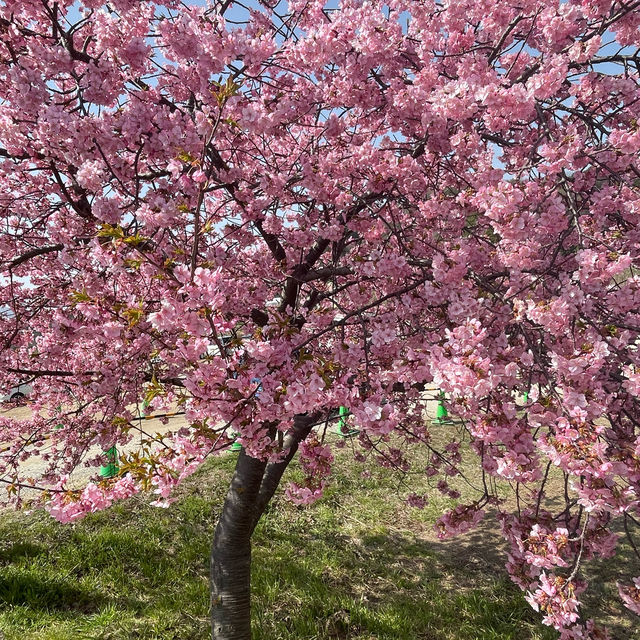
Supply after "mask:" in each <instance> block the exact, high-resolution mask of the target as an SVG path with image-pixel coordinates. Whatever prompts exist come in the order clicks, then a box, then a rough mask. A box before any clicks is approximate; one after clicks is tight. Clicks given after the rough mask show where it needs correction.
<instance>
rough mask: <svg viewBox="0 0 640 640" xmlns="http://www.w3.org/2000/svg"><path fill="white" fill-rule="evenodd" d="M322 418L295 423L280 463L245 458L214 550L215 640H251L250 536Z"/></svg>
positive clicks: (238, 465) (241, 459) (242, 455)
mask: <svg viewBox="0 0 640 640" xmlns="http://www.w3.org/2000/svg"><path fill="white" fill-rule="evenodd" d="M317 417H318V416H317V414H316V415H313V416H297V417H296V420H295V422H294V427H293V429H292V430H291V432H290V433H289V434H287V437H286V438H285V440H284V448H285V449H286V450H287V454H286V457H285V458H284V460H282V461H281V462H278V463H271V464H266V462H263V461H260V460H256V459H255V458H250V457H249V456H248V455H246V454H245V452H244V449H243V450H242V451H241V452H240V455H239V457H238V462H237V463H236V468H235V471H234V474H233V478H232V480H231V486H230V487H229V491H228V492H227V496H226V498H225V501H224V506H223V508H222V514H221V515H220V519H219V520H218V524H217V526H216V531H215V534H214V537H213V544H212V547H211V637H212V638H213V640H251V535H252V533H253V530H254V529H255V527H256V524H257V523H258V521H259V520H260V516H261V515H262V514H263V513H264V511H265V509H266V507H267V505H268V504H269V501H270V500H271V498H272V497H273V494H274V493H275V491H276V489H277V488H278V485H279V484H280V480H281V478H282V475H283V473H284V471H285V469H286V468H287V466H288V465H289V462H291V460H292V459H293V457H294V455H295V453H296V451H297V450H298V445H299V444H300V442H301V441H302V440H304V438H306V437H307V435H308V434H309V432H310V431H311V429H312V427H313V423H314V422H315V421H316V419H317Z"/></svg>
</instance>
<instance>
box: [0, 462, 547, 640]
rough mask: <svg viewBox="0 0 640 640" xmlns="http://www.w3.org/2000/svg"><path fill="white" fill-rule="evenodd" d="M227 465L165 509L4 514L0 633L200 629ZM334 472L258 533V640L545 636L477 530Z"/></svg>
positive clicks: (204, 630)
mask: <svg viewBox="0 0 640 640" xmlns="http://www.w3.org/2000/svg"><path fill="white" fill-rule="evenodd" d="M341 456H344V457H345V458H347V455H346V452H344V453H342V454H341ZM233 462H234V458H233V457H231V456H229V457H227V458H225V459H222V460H217V461H212V462H210V463H208V464H207V465H205V466H204V467H203V468H202V469H201V470H200V471H199V472H198V473H197V474H195V475H194V477H193V478H192V479H191V480H190V481H189V482H188V483H187V484H186V485H185V486H184V488H183V489H182V490H181V493H180V497H179V500H177V501H176V502H175V503H174V504H173V505H171V507H169V508H168V509H166V510H165V509H157V508H154V507H150V506H148V505H147V504H146V500H148V498H145V497H142V498H140V497H138V498H134V499H131V500H129V501H127V502H126V503H121V504H118V505H116V506H115V507H114V508H112V509H110V510H108V511H106V512H103V513H99V514H93V515H90V516H88V517H87V518H86V519H84V520H83V521H81V522H78V523H75V524H73V525H59V524H57V523H55V522H54V521H53V520H52V519H51V518H50V517H48V516H47V515H46V514H43V513H35V514H32V515H25V514H13V513H7V512H5V513H4V514H3V522H2V524H0V631H1V632H2V633H3V634H4V637H5V638H6V639H7V640H32V639H33V640H36V639H37V640H76V639H77V640H80V639H82V640H84V639H104V640H115V639H140V640H141V639H145V640H151V639H158V640H172V639H176V640H177V639H180V640H189V639H194V640H195V639H206V638H208V637H209V628H208V583H207V579H208V554H209V545H210V538H211V535H212V532H213V527H214V522H215V517H216V514H217V513H218V512H219V510H220V507H221V498H222V496H223V495H224V491H225V489H226V484H227V482H228V479H229V476H230V473H231V470H232V465H233ZM341 468H342V471H340V469H341ZM337 469H338V471H339V473H338V475H337V476H336V478H335V481H334V483H333V485H332V488H331V489H330V490H329V491H328V492H327V495H326V497H325V498H323V500H321V501H320V502H318V503H317V504H316V505H314V506H313V507H307V508H299V507H295V506H293V505H292V504H290V503H288V502H286V501H284V500H283V499H276V501H275V502H274V504H273V505H272V506H271V507H270V508H269V511H268V512H267V514H266V515H265V517H264V518H263V520H262V522H261V524H260V525H259V527H258V529H257V530H256V535H255V543H254V556H253V557H254V573H253V588H254V599H253V605H254V606H253V617H254V635H255V639H256V640H337V639H347V638H348V639H352V640H498V639H500V640H507V639H513V640H546V639H551V638H555V637H556V634H555V633H554V632H552V631H551V630H549V629H548V628H546V627H543V626H542V625H541V624H540V622H539V618H538V617H537V615H536V614H535V613H534V612H533V611H532V610H531V609H530V607H529V606H528V605H527V604H526V602H525V601H524V598H523V596H522V594H521V592H520V591H519V590H518V589H517V588H516V587H514V586H513V585H512V584H511V583H510V581H509V580H508V578H507V577H506V575H505V573H504V570H503V569H502V566H503V564H504V558H503V557H501V556H500V554H499V553H498V552H497V551H496V546H495V544H494V542H493V541H494V540H497V539H496V538H492V537H491V534H490V533H482V532H481V533H480V534H476V535H477V536H479V537H477V538H474V537H473V536H471V537H467V538H466V539H465V542H464V543H463V544H458V543H456V542H455V541H454V542H452V543H448V544H444V543H441V542H438V541H437V540H434V539H433V536H432V534H431V526H432V524H433V521H434V519H435V517H436V514H437V513H438V511H439V509H440V508H441V507H442V506H443V505H442V504H441V503H440V502H441V501H440V502H439V501H438V500H436V501H435V502H434V504H433V505H431V506H429V507H428V508H427V509H425V510H424V511H407V510H406V509H405V508H404V507H403V505H402V502H401V500H400V498H399V496H398V495H397V491H396V485H397V479H396V478H395V477H394V476H393V474H391V473H388V472H386V471H384V470H379V471H377V472H375V474H374V477H373V478H371V479H367V480H365V479H362V478H361V476H360V472H361V470H362V467H361V466H360V465H355V464H354V463H353V462H351V463H350V464H349V465H340V466H338V467H337ZM344 469H348V471H344ZM294 473H295V472H294ZM474 540H475V542H474ZM0 637H2V634H0Z"/></svg>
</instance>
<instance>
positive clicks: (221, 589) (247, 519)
mask: <svg viewBox="0 0 640 640" xmlns="http://www.w3.org/2000/svg"><path fill="white" fill-rule="evenodd" d="M265 467H266V462H265V461H260V460H256V459H255V458H250V457H249V456H247V455H246V454H245V452H244V450H242V451H241V452H240V455H239V457H238V462H237V464H236V469H235V472H234V474H233V478H232V480H231V486H230V487H229V491H228V492H227V497H226V499H225V502H224V507H223V509H222V514H221V515H220V519H219V520H218V524H217V526H216V532H215V535H214V538H213V545H212V547H211V637H212V639H213V640H251V533H252V531H253V525H254V515H253V514H254V505H255V499H256V496H257V494H258V491H259V489H260V483H261V482H262V477H263V474H264V470H265Z"/></svg>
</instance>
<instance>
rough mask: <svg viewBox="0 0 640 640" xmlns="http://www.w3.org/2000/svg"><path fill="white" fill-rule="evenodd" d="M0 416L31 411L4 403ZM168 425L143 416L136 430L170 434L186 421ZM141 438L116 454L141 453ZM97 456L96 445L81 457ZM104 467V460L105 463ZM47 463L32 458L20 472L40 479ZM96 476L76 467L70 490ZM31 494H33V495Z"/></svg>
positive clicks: (25, 415) (26, 415)
mask: <svg viewBox="0 0 640 640" xmlns="http://www.w3.org/2000/svg"><path fill="white" fill-rule="evenodd" d="M0 417H10V418H14V419H16V420H27V419H29V418H30V417H31V408H30V406H29V404H28V403H26V404H23V405H21V406H15V405H13V404H9V403H4V404H2V405H0ZM168 419H169V422H168V423H167V424H164V423H163V422H162V421H161V420H160V418H151V417H147V418H144V419H142V420H140V421H139V423H138V424H139V425H140V428H141V429H142V430H144V432H145V433H147V434H150V435H153V436H155V435H156V434H160V435H166V434H167V433H169V432H171V431H175V430H177V429H180V428H181V427H184V426H187V422H186V420H185V419H184V416H183V415H176V416H170V417H169V418H168ZM144 438H145V436H144V435H143V434H142V432H141V433H140V437H135V438H134V439H133V440H132V441H131V442H130V443H128V444H127V445H124V446H120V445H119V446H118V452H119V453H120V454H131V453H135V452H140V451H142V440H143V439H144ZM4 446H5V443H0V451H2V449H3V448H4ZM159 446H160V444H157V445H155V446H152V449H154V448H158V447H159ZM46 451H47V447H46V445H45V447H44V448H43V450H42V453H45V452H46ZM100 453H101V448H100V447H99V446H95V447H91V448H90V449H89V451H88V452H87V455H86V456H85V457H86V458H87V459H91V458H94V457H96V456H98V455H99V454H100ZM105 464H106V460H105ZM46 465H47V463H46V462H45V461H44V460H43V459H42V457H41V456H33V457H31V458H29V459H27V460H25V461H24V462H23V463H22V464H21V465H20V470H21V471H22V472H23V473H24V474H25V475H28V476H29V477H31V478H33V479H35V480H36V481H37V479H38V478H39V477H41V476H42V474H43V473H44V471H45V467H46ZM96 473H97V469H96V467H94V466H90V467H85V466H78V467H77V468H76V469H75V470H74V472H73V474H72V475H71V476H70V478H69V482H68V486H69V487H72V488H81V487H84V486H85V485H86V484H87V483H88V482H89V480H90V479H91V477H92V476H95V475H96ZM33 493H34V492H33V491H28V490H27V491H26V492H23V494H22V495H23V498H28V497H32V496H31V494H33ZM34 495H37V493H36V494H34Z"/></svg>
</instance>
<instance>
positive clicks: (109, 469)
mask: <svg viewBox="0 0 640 640" xmlns="http://www.w3.org/2000/svg"><path fill="white" fill-rule="evenodd" d="M104 455H105V456H106V457H107V464H106V465H104V466H102V467H100V476H101V477H103V478H113V477H114V476H117V475H118V471H120V465H119V464H118V450H117V449H116V447H115V446H113V447H111V448H110V449H107V450H106V451H105V452H104Z"/></svg>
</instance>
